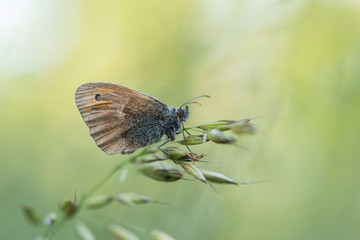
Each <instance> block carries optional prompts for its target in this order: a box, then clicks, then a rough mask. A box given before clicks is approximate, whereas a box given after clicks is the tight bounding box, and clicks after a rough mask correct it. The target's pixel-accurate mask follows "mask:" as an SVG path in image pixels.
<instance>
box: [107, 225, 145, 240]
mask: <svg viewBox="0 0 360 240" xmlns="http://www.w3.org/2000/svg"><path fill="white" fill-rule="evenodd" d="M108 231H109V233H110V234H111V235H112V236H113V237H115V238H116V239H119V240H139V238H138V237H137V236H135V234H133V233H132V232H130V231H129V230H126V229H125V228H123V227H121V226H119V225H117V224H111V225H110V226H109V227H108Z"/></svg>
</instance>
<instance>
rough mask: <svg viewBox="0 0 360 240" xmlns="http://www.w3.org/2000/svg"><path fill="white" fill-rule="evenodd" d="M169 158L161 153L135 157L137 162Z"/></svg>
mask: <svg viewBox="0 0 360 240" xmlns="http://www.w3.org/2000/svg"><path fill="white" fill-rule="evenodd" d="M165 159H167V158H165V157H163V156H161V155H159V154H144V155H141V156H139V157H137V158H136V159H135V163H139V164H142V163H150V162H156V161H162V160H165Z"/></svg>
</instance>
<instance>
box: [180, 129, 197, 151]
mask: <svg viewBox="0 0 360 240" xmlns="http://www.w3.org/2000/svg"><path fill="white" fill-rule="evenodd" d="M180 123H181V126H182V131H181V133H182V135H183V138H184V143H185V146H186V148H187V149H188V150H189V152H190V154H191V155H194V156H195V155H196V154H195V153H194V152H193V151H191V149H190V148H189V146H188V145H187V143H186V138H185V134H184V131H185V132H187V133H188V134H189V135H191V134H190V133H189V132H188V131H186V129H185V127H184V124H183V123H182V122H180Z"/></svg>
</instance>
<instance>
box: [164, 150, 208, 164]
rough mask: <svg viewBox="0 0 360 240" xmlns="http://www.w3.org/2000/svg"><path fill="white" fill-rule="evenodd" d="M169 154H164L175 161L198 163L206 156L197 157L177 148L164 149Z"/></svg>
mask: <svg viewBox="0 0 360 240" xmlns="http://www.w3.org/2000/svg"><path fill="white" fill-rule="evenodd" d="M164 151H165V152H166V153H167V154H168V155H169V156H166V155H167V154H164V155H165V156H166V157H171V158H172V159H173V160H181V161H198V160H199V159H201V158H203V157H204V155H202V154H201V155H197V154H193V153H189V152H186V151H184V150H182V149H180V148H177V147H167V148H165V149H164Z"/></svg>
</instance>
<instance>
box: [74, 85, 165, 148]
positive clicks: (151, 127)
mask: <svg viewBox="0 0 360 240" xmlns="http://www.w3.org/2000/svg"><path fill="white" fill-rule="evenodd" d="M75 100H76V105H77V107H78V109H79V111H80V113H81V116H82V117H83V119H84V121H85V122H86V124H87V126H88V127H89V129H90V135H91V136H92V138H93V139H94V140H95V142H96V144H97V146H98V147H99V148H101V149H102V150H103V151H104V152H106V153H107V154H116V153H122V154H128V153H132V152H134V151H135V150H137V149H139V148H142V147H145V146H147V145H150V144H152V143H155V142H157V141H159V140H160V139H161V136H162V135H163V132H162V127H163V124H164V123H165V121H166V119H167V118H168V115H169V114H170V113H169V109H168V107H167V106H166V105H165V104H164V103H162V102H160V101H159V100H157V99H155V98H153V97H151V96H148V95H146V94H143V93H140V92H138V91H135V90H132V89H130V88H127V87H124V86H121V85H117V84H112V83H86V84H83V85H81V86H80V87H79V88H78V89H77V91H76V94H75Z"/></svg>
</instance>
